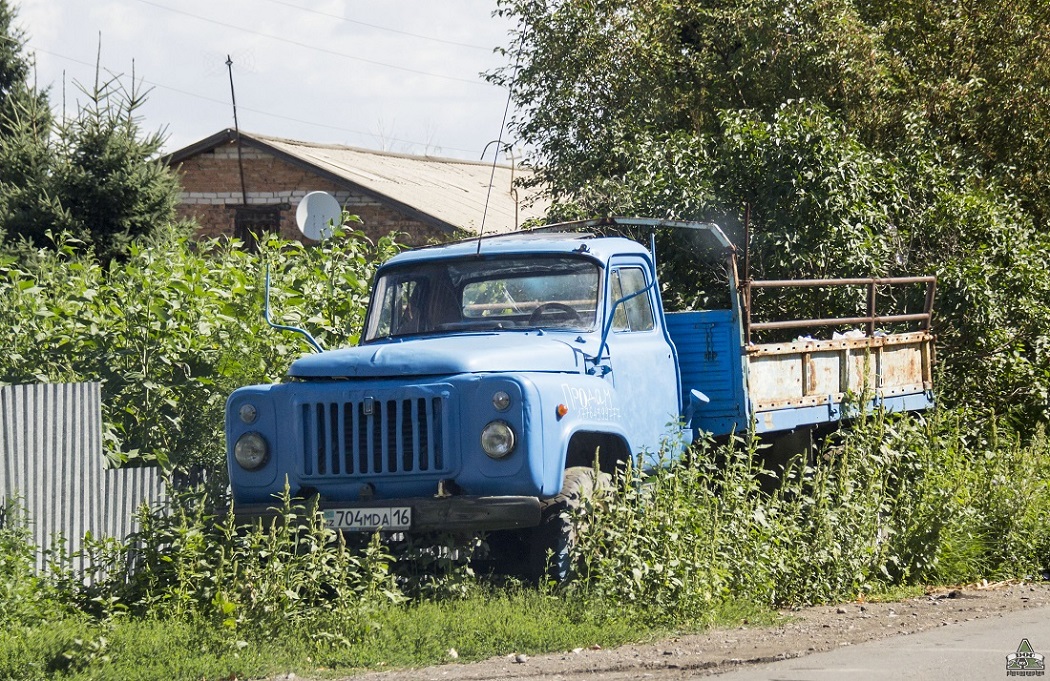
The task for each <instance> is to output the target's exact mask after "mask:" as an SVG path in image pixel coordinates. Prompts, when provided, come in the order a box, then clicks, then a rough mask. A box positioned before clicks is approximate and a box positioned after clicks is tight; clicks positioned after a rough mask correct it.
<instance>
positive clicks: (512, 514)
mask: <svg viewBox="0 0 1050 681" xmlns="http://www.w3.org/2000/svg"><path fill="white" fill-rule="evenodd" d="M275 502H276V500H275ZM297 503H298V502H297ZM313 504H314V502H313V501H309V502H307V503H306V506H307V508H310V509H312V508H313ZM389 506H411V507H412V526H411V528H410V529H409V530H408V531H409V532H433V531H446V530H447V531H489V530H511V529H518V528H524V527H536V526H537V525H539V524H540V500H539V499H538V498H537V497H516V496H506V497H504V496H500V497H474V496H449V497H411V498H408V499H376V500H372V501H355V502H340V501H326V500H323V499H322V500H320V501H319V502H317V508H318V509H319V510H321V511H324V510H326V509H369V508H383V507H389ZM234 515H235V516H236V519H237V523H238V524H239V525H240V524H251V523H254V522H255V521H256V520H262V521H264V524H265V523H266V522H268V521H270V520H272V519H275V518H279V517H280V515H281V514H280V507H279V506H278V505H276V503H275V504H247V505H244V506H234Z"/></svg>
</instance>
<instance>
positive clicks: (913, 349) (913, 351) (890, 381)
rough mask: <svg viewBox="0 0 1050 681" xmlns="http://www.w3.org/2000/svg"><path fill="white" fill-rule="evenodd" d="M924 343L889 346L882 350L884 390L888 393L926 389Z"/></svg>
mask: <svg viewBox="0 0 1050 681" xmlns="http://www.w3.org/2000/svg"><path fill="white" fill-rule="evenodd" d="M923 349H924V348H923V344H916V345H900V346H896V347H888V348H885V349H884V350H883V351H882V386H881V387H882V390H883V392H884V393H886V394H896V393H900V392H916V391H920V390H923V389H925V387H926V381H925V377H924V371H923Z"/></svg>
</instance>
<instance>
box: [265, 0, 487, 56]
mask: <svg viewBox="0 0 1050 681" xmlns="http://www.w3.org/2000/svg"><path fill="white" fill-rule="evenodd" d="M266 1H267V2H271V3H273V4H275V5H282V6H284V7H291V8H292V9H297V10H299V11H300V12H309V13H310V14H318V15H320V16H322V17H329V18H331V19H338V20H339V21H345V22H347V23H348V24H357V25H358V26H367V27H368V28H374V29H376V30H379V31H387V32H389V33H398V34H400V35H407V36H410V37H412V38H419V39H421V40H432V41H433V42H436V43H444V44H446V45H456V46H457V47H469V48H471V49H474V50H485V51H486V52H492V49H493V48H492V47H486V46H484V45H472V44H470V43H461V42H458V41H455V40H447V39H445V38H435V37H434V36H429V35H422V34H420V33H411V32H410V31H402V30H400V29H397V28H390V27H388V26H380V25H378V24H370V23H368V22H365V21H358V20H357V19H347V18H346V17H342V16H339V15H338V14H329V13H328V12H321V11H319V10H316V9H310V8H308V7H300V6H299V5H294V4H292V3H290V2H281V0H266Z"/></svg>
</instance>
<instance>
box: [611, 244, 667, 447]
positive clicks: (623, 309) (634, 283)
mask: <svg viewBox="0 0 1050 681" xmlns="http://www.w3.org/2000/svg"><path fill="white" fill-rule="evenodd" d="M607 285H608V288H607V290H608V291H609V295H608V297H607V303H606V314H607V315H609V314H611V315H612V326H611V330H610V332H609V335H608V346H607V347H608V350H607V352H608V358H609V359H608V361H609V366H610V367H611V369H612V371H611V372H610V374H609V376H607V378H611V379H612V382H613V386H614V387H615V389H616V395H617V399H618V401H619V404H620V408H621V419H622V422H623V424H624V428H625V430H626V431H627V436H628V437H629V438H630V444H631V448H632V449H633V450H634V452H635V453H639V452H642V451H645V452H647V456H646V459H647V460H648V461H650V462H653V461H655V459H656V458H657V457H658V455H659V452H660V448H661V446H662V444H663V443H664V441H665V440H666V439H667V438H669V437H670V438H672V439H673V438H676V437H677V434H678V432H679V427H678V419H679V405H680V404H681V399H680V395H679V391H680V384H679V380H678V370H677V363H676V359H675V351H674V346H673V345H672V344H671V341H670V339H669V337H668V336H667V332H666V330H665V329H664V326H663V315H662V313H661V311H660V307H659V300H660V299H659V295H658V292H657V290H656V285H655V284H654V283H653V274H652V269H651V266H650V265H649V263H647V262H646V261H645V260H643V259H642V258H641V257H637V256H634V257H620V258H615V259H613V260H612V261H611V263H610V267H609V279H608V282H607ZM618 301H622V302H619V304H617V302H618ZM606 319H607V320H608V317H606ZM606 323H608V321H607V322H606ZM671 444H672V445H674V444H675V443H674V442H672V443H671Z"/></svg>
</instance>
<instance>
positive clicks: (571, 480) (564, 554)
mask: <svg viewBox="0 0 1050 681" xmlns="http://www.w3.org/2000/svg"><path fill="white" fill-rule="evenodd" d="M610 487H611V480H610V477H609V474H608V473H600V472H598V473H596V472H595V470H594V468H593V467H591V466H574V467H572V468H567V469H566V470H565V475H564V476H563V478H562V487H561V492H559V493H558V494H557V495H555V496H553V497H551V498H550V499H546V500H544V501H543V507H542V515H541V518H540V524H539V526H538V527H536V528H535V529H534V530H533V531H532V532H533V533H532V541H531V543H530V550H529V573H530V576H532V577H533V578H534V579H536V580H541V579H543V578H547V579H549V580H551V581H554V582H557V583H559V584H563V583H565V582H567V581H569V579H570V578H571V577H572V575H573V572H574V570H573V568H574V566H573V565H572V564H571V558H570V552H571V550H572V547H573V545H574V544H575V543H576V531H577V528H576V526H575V525H574V523H573V521H572V517H573V515H574V514H575V513H577V512H578V511H579V509H580V508H583V506H584V502H585V501H586V500H588V499H590V498H591V497H592V496H594V493H595V491H597V490H601V489H609V488H610Z"/></svg>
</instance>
